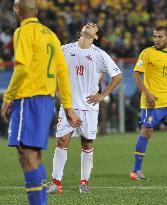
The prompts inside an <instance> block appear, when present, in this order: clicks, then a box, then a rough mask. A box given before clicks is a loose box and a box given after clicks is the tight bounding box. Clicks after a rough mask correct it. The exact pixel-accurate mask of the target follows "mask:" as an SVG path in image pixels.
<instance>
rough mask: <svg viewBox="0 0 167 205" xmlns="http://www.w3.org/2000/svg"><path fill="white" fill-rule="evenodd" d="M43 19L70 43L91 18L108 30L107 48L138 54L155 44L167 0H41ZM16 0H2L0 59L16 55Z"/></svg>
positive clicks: (126, 54) (118, 53)
mask: <svg viewBox="0 0 167 205" xmlns="http://www.w3.org/2000/svg"><path fill="white" fill-rule="evenodd" d="M37 2H38V4H39V10H40V12H39V19H40V21H41V22H42V23H44V24H45V25H47V26H49V28H51V29H52V30H53V31H54V32H55V33H56V34H57V35H58V37H59V38H60V40H61V42H62V43H63V44H64V43H68V42H70V41H74V40H76V38H77V37H76V32H77V31H78V30H80V28H81V27H82V26H83V25H84V24H86V23H87V22H89V21H93V22H96V23H97V24H98V25H99V26H100V27H101V28H102V29H103V31H104V36H105V38H104V40H103V44H102V46H103V49H105V50H106V51H107V52H109V53H110V54H111V55H112V56H116V57H136V56H137V55H138V53H139V52H140V51H141V50H142V49H143V48H145V47H147V46H149V45H151V41H152V29H153V27H154V26H156V25H167V20H166V19H167V1H166V0H142V1H138V0H37ZM12 6H13V0H1V1H0V19H1V21H0V60H1V61H10V60H12V58H13V48H12V35H13V31H14V29H15V28H16V27H17V23H16V21H15V18H14V16H13V9H12Z"/></svg>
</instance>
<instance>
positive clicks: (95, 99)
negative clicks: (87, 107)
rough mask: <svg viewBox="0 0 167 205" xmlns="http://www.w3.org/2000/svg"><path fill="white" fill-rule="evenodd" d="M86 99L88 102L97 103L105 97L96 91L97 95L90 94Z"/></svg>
mask: <svg viewBox="0 0 167 205" xmlns="http://www.w3.org/2000/svg"><path fill="white" fill-rule="evenodd" d="M86 99H87V103H89V104H93V105H96V104H97V103H98V102H100V101H102V100H103V99H104V97H103V96H102V95H101V94H99V93H96V94H95V95H89V96H88V97H86Z"/></svg>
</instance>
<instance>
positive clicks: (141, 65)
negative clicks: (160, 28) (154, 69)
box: [134, 49, 148, 73]
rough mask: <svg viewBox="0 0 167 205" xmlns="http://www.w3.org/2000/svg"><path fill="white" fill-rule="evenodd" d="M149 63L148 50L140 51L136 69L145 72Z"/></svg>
mask: <svg viewBox="0 0 167 205" xmlns="http://www.w3.org/2000/svg"><path fill="white" fill-rule="evenodd" d="M147 63H148V52H147V50H146V49H145V50H143V51H142V52H141V53H140V55H139V58H138V60H137V63H136V65H135V67H134V71H139V72H142V73H144V72H145V68H146V66H147Z"/></svg>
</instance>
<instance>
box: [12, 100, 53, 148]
mask: <svg viewBox="0 0 167 205" xmlns="http://www.w3.org/2000/svg"><path fill="white" fill-rule="evenodd" d="M53 114H54V102H53V99H52V97H51V96H34V97H31V98H24V99H20V100H14V102H13V104H12V110H11V119H10V124H9V130H8V145H9V146H19V145H20V144H21V145H25V146H29V147H35V148H40V149H47V145H48V135H49V129H50V124H51V121H52V117H53Z"/></svg>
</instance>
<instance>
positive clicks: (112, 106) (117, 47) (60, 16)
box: [0, 0, 167, 135]
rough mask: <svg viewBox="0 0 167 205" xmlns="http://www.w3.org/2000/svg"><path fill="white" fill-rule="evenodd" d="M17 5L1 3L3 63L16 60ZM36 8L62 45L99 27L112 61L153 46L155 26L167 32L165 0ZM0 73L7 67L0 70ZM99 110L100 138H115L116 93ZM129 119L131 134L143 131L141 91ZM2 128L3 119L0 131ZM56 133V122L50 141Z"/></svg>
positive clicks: (62, 0) (50, 3)
mask: <svg viewBox="0 0 167 205" xmlns="http://www.w3.org/2000/svg"><path fill="white" fill-rule="evenodd" d="M13 2H14V0H0V63H1V62H4V61H12V60H13V42H12V35H13V32H14V30H15V29H16V28H17V26H18V23H17V21H16V19H15V17H14V14H13ZM37 3H38V5H39V15H38V17H39V20H40V21H41V22H42V23H43V24H45V25H46V26H48V27H49V28H51V29H52V30H53V31H54V32H55V33H56V34H57V36H58V37H59V39H60V41H61V43H62V44H65V43H69V42H72V41H76V40H77V38H78V37H79V31H80V29H81V28H82V26H83V25H85V24H86V23H87V22H90V21H93V22H95V23H97V24H98V26H99V27H100V28H101V29H102V30H103V31H104V38H103V43H102V48H103V49H104V50H105V51H106V52H108V53H109V54H110V55H111V57H113V58H114V57H117V58H119V57H123V58H127V57H128V58H135V57H137V56H138V54H139V53H140V51H141V50H143V49H144V48H146V47H147V46H150V45H152V32H153V28H154V27H155V26H157V25H162V26H165V25H166V26H167V1H166V0H142V1H139V0H37ZM1 69H3V67H2V66H1V65H0V70H1ZM127 70H128V68H127ZM124 71H126V66H125V67H124ZM127 74H128V73H127ZM124 76H125V75H124ZM128 76H129V74H128ZM106 79H107V78H106V77H105V78H104V79H103V81H102V87H103V86H105V83H106V84H107V80H106ZM127 79H128V80H127V81H128V83H127V84H128V85H129V88H131V87H134V85H133V84H132V83H133V82H132V81H133V80H132V79H130V78H127ZM125 80H126V79H125ZM125 83H126V82H125ZM127 90H128V91H130V89H127ZM134 90H135V89H134ZM1 97H2V96H1ZM1 102H2V98H1V99H0V103H1ZM100 109H101V110H100V115H99V118H100V124H99V133H100V134H106V133H109V132H117V131H118V124H119V115H118V93H116V94H115V95H112V96H110V97H109V100H107V101H104V102H103V103H102V105H101V108H100ZM108 111H111V112H108ZM125 116H126V119H125V126H126V130H127V131H135V130H136V129H138V128H139V126H138V120H139V93H138V92H137V90H136V92H135V91H134V93H132V95H131V96H128V98H126V96H125ZM2 123H3V122H2V121H1V119H0V126H1V128H2ZM3 127H4V126H3ZM4 130H6V127H5V128H4ZM54 130H55V122H53V127H52V129H51V135H53V133H54ZM0 132H2V130H1V129H0Z"/></svg>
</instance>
